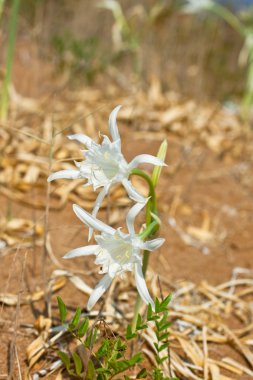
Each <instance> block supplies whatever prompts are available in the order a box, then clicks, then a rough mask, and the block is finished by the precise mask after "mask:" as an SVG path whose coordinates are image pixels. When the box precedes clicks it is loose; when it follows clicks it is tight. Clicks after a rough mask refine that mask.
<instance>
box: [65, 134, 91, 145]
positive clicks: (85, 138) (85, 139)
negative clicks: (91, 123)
mask: <svg viewBox="0 0 253 380" xmlns="http://www.w3.org/2000/svg"><path fill="white" fill-rule="evenodd" d="M68 138H69V139H70V140H76V141H78V142H80V143H81V144H84V145H86V146H87V147H90V146H91V145H92V143H93V141H92V139H91V138H90V137H89V136H86V135H82V134H81V133H76V134H75V135H70V136H68Z"/></svg>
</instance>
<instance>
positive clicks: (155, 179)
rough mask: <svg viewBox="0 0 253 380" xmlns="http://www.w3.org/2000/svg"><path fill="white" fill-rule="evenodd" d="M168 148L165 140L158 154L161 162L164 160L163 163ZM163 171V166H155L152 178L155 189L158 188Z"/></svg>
mask: <svg viewBox="0 0 253 380" xmlns="http://www.w3.org/2000/svg"><path fill="white" fill-rule="evenodd" d="M167 147H168V143H167V141H166V140H163V142H162V143H161V145H160V148H159V150H158V153H157V157H158V158H160V160H162V161H164V160H165V157H166V153H167ZM161 171H162V166H155V167H154V170H153V173H152V176H151V179H152V182H153V185H154V187H156V185H157V183H158V180H159V177H160V174H161Z"/></svg>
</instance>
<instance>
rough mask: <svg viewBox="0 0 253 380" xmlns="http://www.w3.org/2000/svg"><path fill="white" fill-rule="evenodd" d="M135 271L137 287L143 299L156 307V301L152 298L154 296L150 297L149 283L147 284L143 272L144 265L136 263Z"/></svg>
mask: <svg viewBox="0 0 253 380" xmlns="http://www.w3.org/2000/svg"><path fill="white" fill-rule="evenodd" d="M134 273H135V281H136V287H137V290H138V292H139V294H140V296H141V298H142V300H143V301H144V302H145V303H146V304H149V303H150V304H151V306H152V309H154V308H155V304H154V301H153V300H152V298H151V297H150V294H149V291H148V288H147V284H146V281H145V278H144V276H143V273H142V267H141V265H140V264H135V271H134Z"/></svg>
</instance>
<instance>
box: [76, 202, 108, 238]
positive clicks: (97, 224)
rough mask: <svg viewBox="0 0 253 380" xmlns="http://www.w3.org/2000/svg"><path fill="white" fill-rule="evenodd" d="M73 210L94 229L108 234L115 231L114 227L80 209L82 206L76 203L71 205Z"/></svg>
mask: <svg viewBox="0 0 253 380" xmlns="http://www.w3.org/2000/svg"><path fill="white" fill-rule="evenodd" d="M73 210H74V212H75V214H76V216H77V217H78V218H79V219H80V220H81V221H82V222H83V223H84V224H86V225H87V226H88V227H91V228H94V229H95V230H98V231H101V232H105V233H108V234H110V235H113V234H114V233H115V229H114V228H112V227H110V226H108V225H107V224H105V223H103V222H101V221H100V220H98V219H96V218H94V217H93V216H92V215H91V214H89V213H88V212H87V211H85V210H84V209H82V207H80V206H78V205H73Z"/></svg>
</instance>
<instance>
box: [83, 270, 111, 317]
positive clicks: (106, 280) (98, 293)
mask: <svg viewBox="0 0 253 380" xmlns="http://www.w3.org/2000/svg"><path fill="white" fill-rule="evenodd" d="M111 282H112V278H111V277H110V276H109V275H108V274H106V275H105V276H104V277H103V278H102V280H100V281H99V283H98V284H97V285H96V287H95V288H94V290H93V292H92V293H91V296H90V298H89V301H88V304H87V309H88V310H91V309H92V308H93V306H94V305H95V303H96V302H97V301H98V300H99V298H100V297H102V295H103V294H104V292H105V291H106V290H107V289H108V288H109V286H110V285H111Z"/></svg>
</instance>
